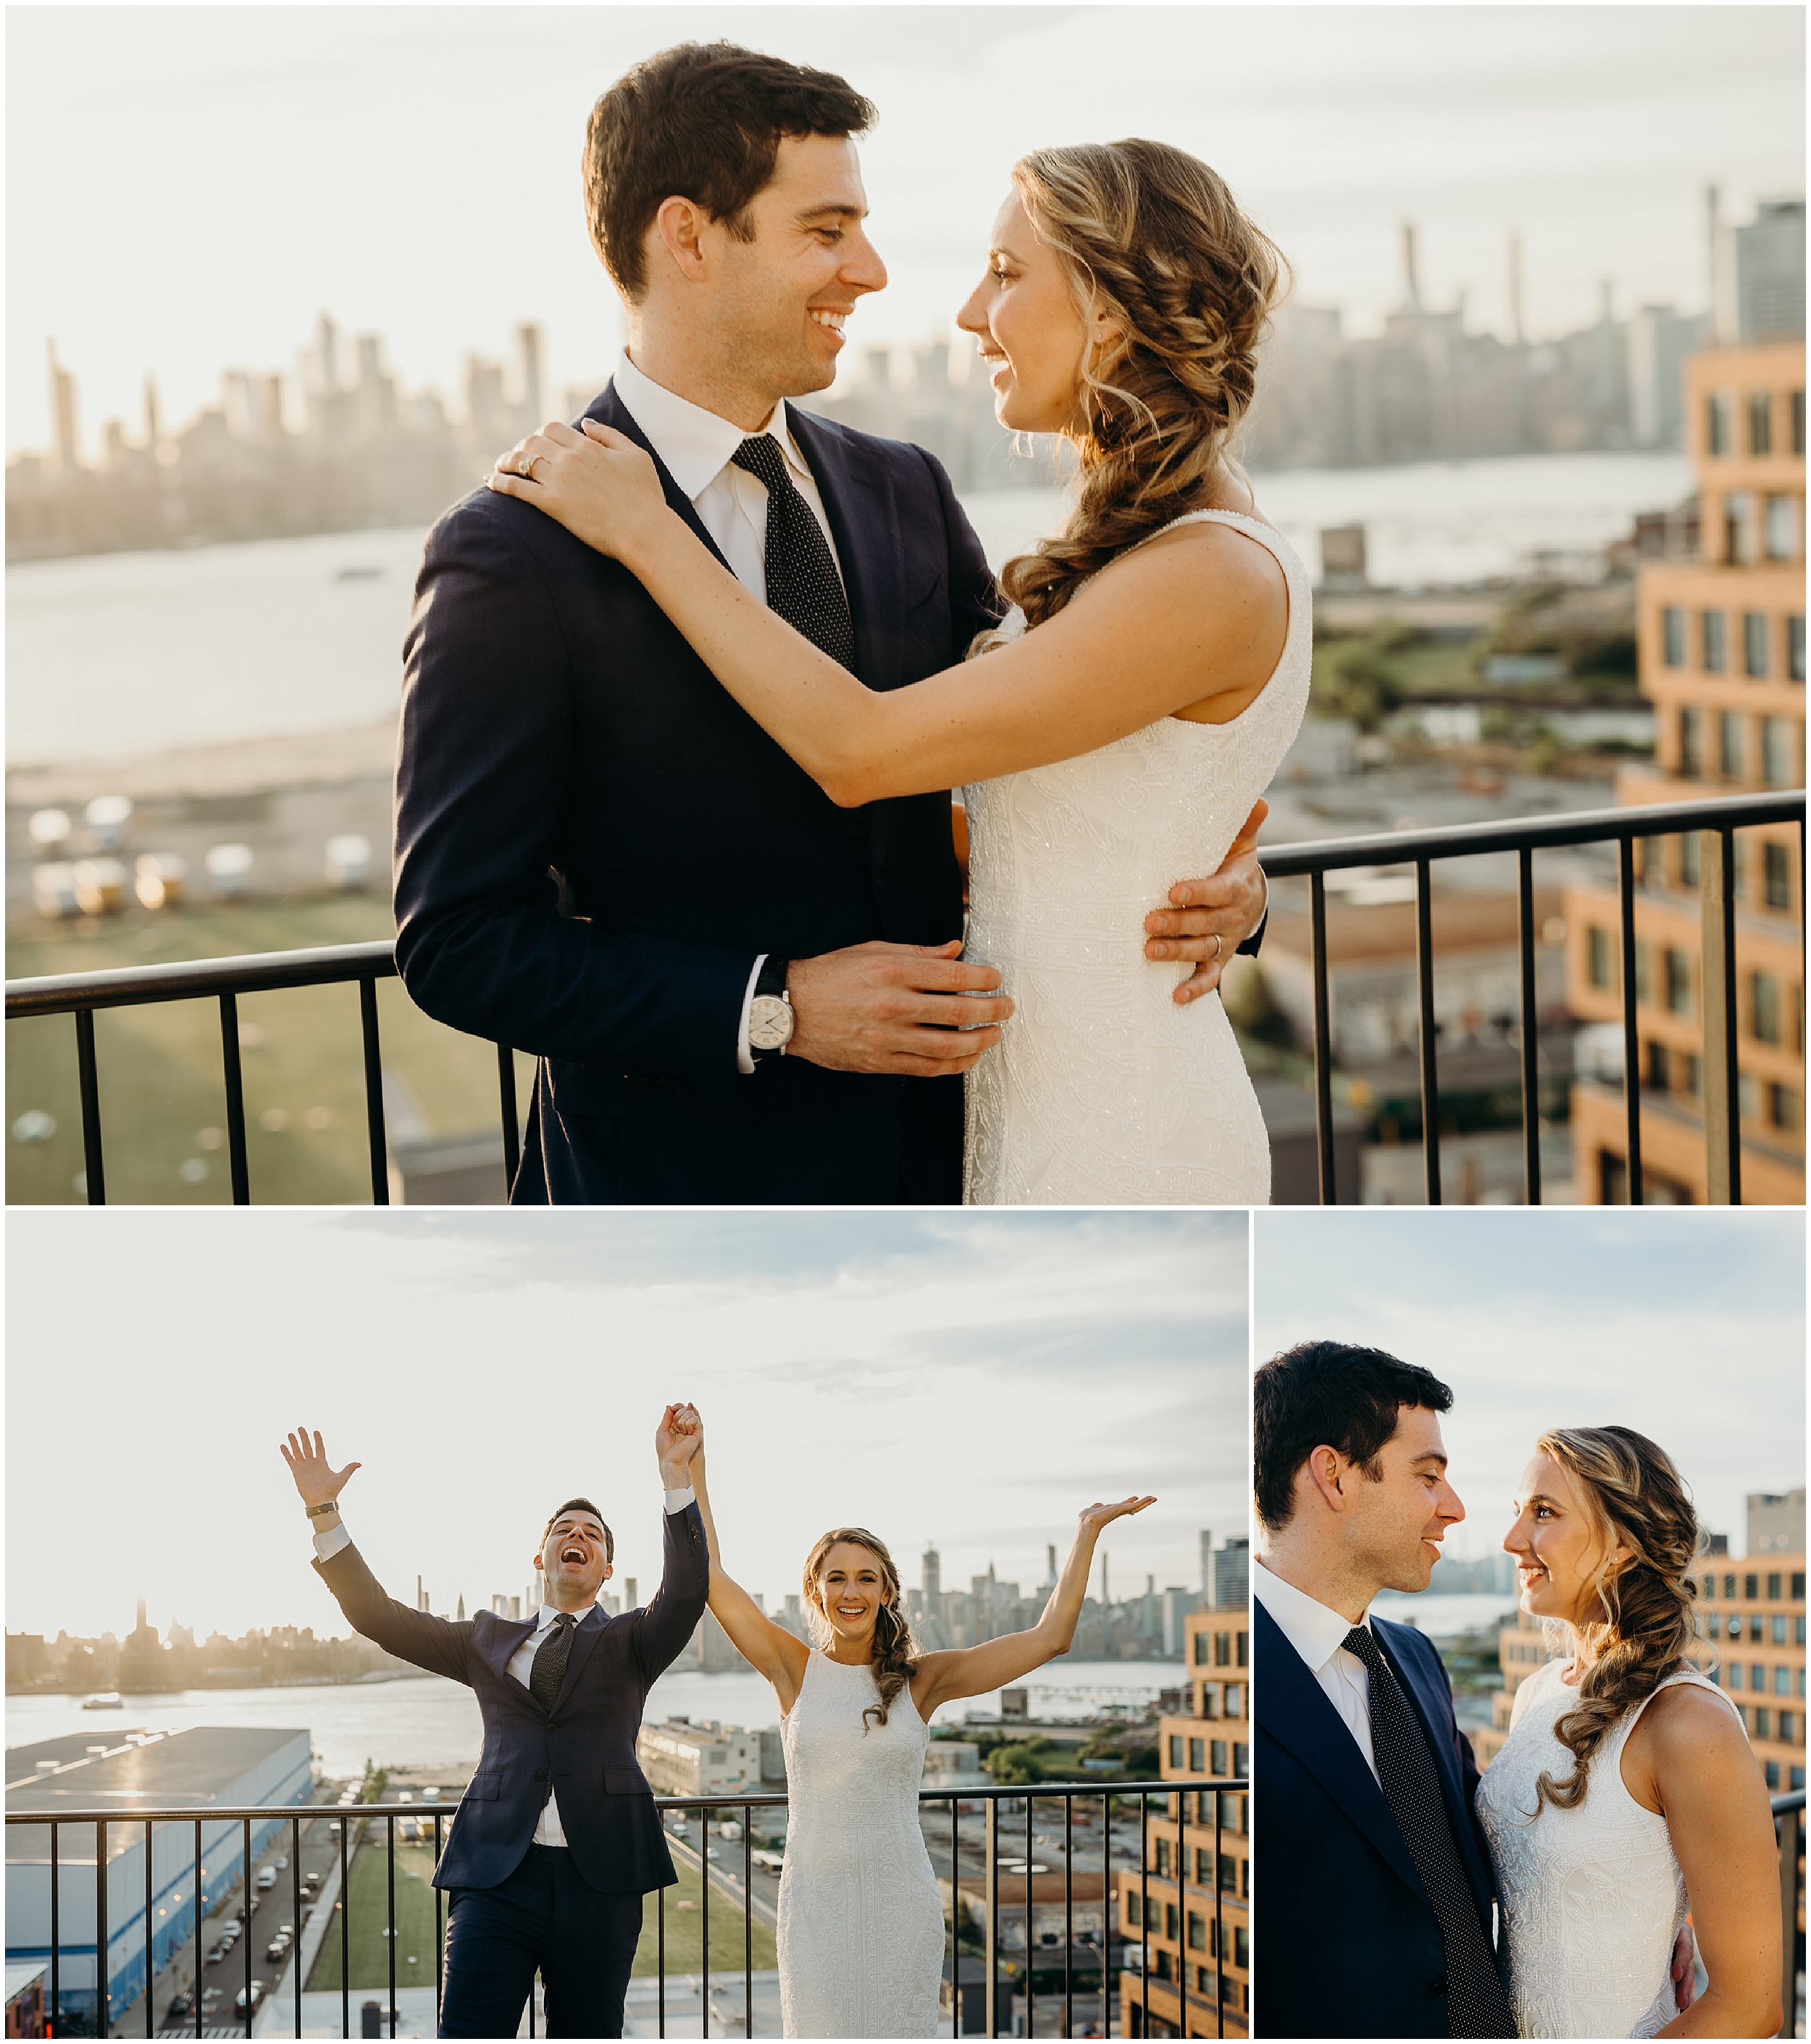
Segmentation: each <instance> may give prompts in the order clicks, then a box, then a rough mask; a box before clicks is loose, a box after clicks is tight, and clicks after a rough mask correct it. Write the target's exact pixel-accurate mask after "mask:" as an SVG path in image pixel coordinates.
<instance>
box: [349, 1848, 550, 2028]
mask: <svg viewBox="0 0 1811 2044" xmlns="http://www.w3.org/2000/svg"><path fill="white" fill-rule="evenodd" d="M383 1833H384V1854H385V1857H386V1860H387V1861H388V1867H387V1872H388V1875H389V1881H390V1888H389V1896H390V1899H389V1904H388V1907H389V1910H390V1935H389V1937H388V1938H387V1939H386V1941H385V1942H386V1943H387V1944H388V1945H389V1946H390V2035H391V2036H392V2037H394V2035H395V2034H396V1819H394V1817H390V1816H386V1818H385V1819H384V1820H383ZM533 1999H534V1984H533V1981H530V1982H529V2000H530V2001H531V2002H532V2001H533Z"/></svg>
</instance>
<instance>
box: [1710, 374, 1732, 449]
mask: <svg viewBox="0 0 1811 2044" xmlns="http://www.w3.org/2000/svg"><path fill="white" fill-rule="evenodd" d="M1735 409H1736V401H1735V399H1734V398H1732V396H1731V394H1729V392H1728V391H1727V390H1713V391H1712V392H1711V394H1710V395H1709V397H1708V398H1705V401H1704V451H1705V453H1706V454H1707V455H1711V456H1712V457H1713V459H1714V458H1716V457H1717V456H1719V455H1727V454H1732V453H1733V452H1734V451H1735V444H1736V436H1735V434H1734V432H1732V430H1731V428H1732V424H1733V420H1734V414H1735Z"/></svg>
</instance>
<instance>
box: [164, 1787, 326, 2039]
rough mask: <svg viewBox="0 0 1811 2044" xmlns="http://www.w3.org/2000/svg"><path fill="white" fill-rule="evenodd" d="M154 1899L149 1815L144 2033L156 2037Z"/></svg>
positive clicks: (298, 2032)
mask: <svg viewBox="0 0 1811 2044" xmlns="http://www.w3.org/2000/svg"><path fill="white" fill-rule="evenodd" d="M151 1908H152V1893H151V1819H149V1818H148V1817H147V1818H146V1819H145V1820H144V2034H145V2035H146V2036H147V2037H155V2036H156V2034H157V2025H156V2022H155V2021H154V2020H153V2019H152V2009H151V1981H152V1973H153V1972H154V1970H155V1969H154V1968H153V1967H152V1963H151V1961H152V1949H151ZM296 2034H297V2035H298V2036H299V2035H300V2034H302V2033H301V2032H300V2031H297V2033H296Z"/></svg>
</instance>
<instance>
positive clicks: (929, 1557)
mask: <svg viewBox="0 0 1811 2044" xmlns="http://www.w3.org/2000/svg"><path fill="white" fill-rule="evenodd" d="M918 1581H919V1585H920V1586H921V1589H923V1591H924V1593H925V1604H926V1605H927V1607H931V1608H934V1607H935V1605H936V1600H937V1599H938V1597H939V1596H940V1595H941V1594H942V1590H943V1557H942V1555H940V1554H939V1553H938V1552H937V1550H936V1548H935V1547H927V1548H926V1549H925V1558H924V1560H923V1561H922V1562H921V1563H920V1564H919V1574H918Z"/></svg>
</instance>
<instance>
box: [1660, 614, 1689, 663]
mask: <svg viewBox="0 0 1811 2044" xmlns="http://www.w3.org/2000/svg"><path fill="white" fill-rule="evenodd" d="M1660 659H1661V660H1662V662H1663V663H1664V664H1665V665H1666V666H1667V667H1683V666H1684V665H1685V663H1686V614H1685V613H1684V612H1683V611H1682V609H1680V608H1679V607H1678V605H1677V604H1676V603H1669V604H1668V605H1667V607H1666V609H1664V610H1663V611H1662V612H1661V613H1660Z"/></svg>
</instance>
